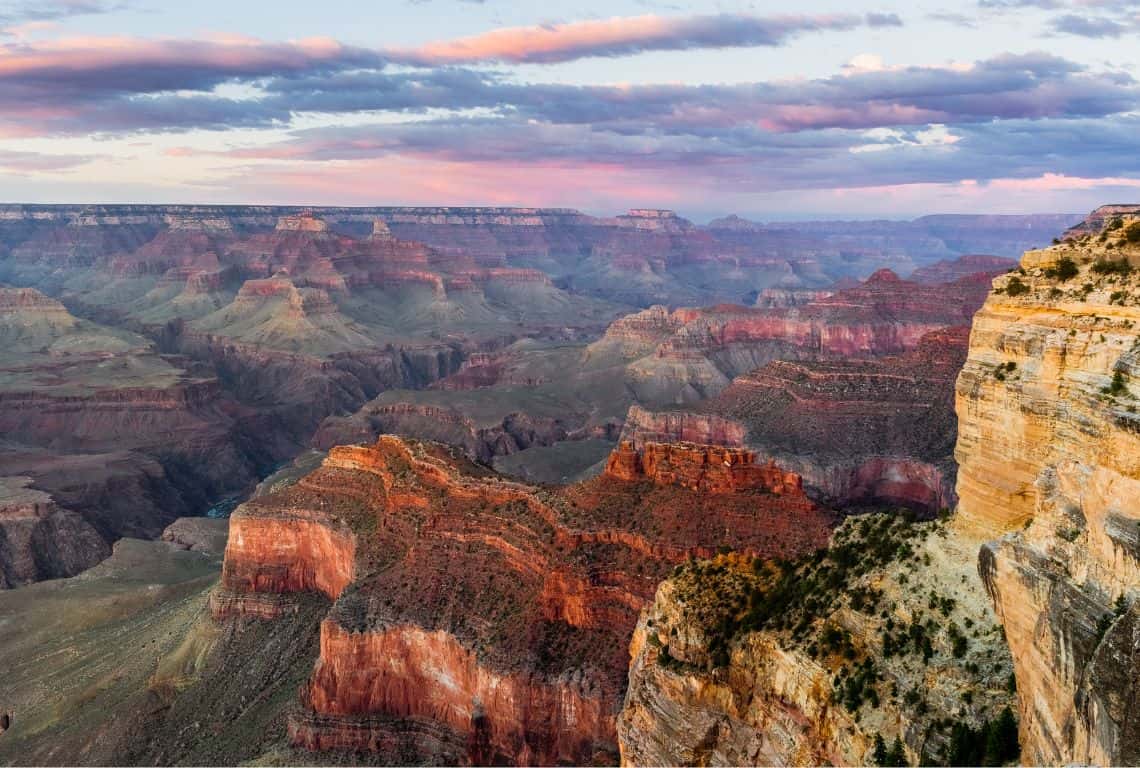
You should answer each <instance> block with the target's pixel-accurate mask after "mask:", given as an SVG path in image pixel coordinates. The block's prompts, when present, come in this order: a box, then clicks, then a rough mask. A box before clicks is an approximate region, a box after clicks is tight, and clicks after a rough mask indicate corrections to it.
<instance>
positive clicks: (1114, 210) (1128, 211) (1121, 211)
mask: <svg viewBox="0 0 1140 768" xmlns="http://www.w3.org/2000/svg"><path fill="white" fill-rule="evenodd" d="M1124 216H1133V217H1134V216H1140V203H1131V204H1129V203H1117V204H1114V205H1102V206H1101V207H1099V208H1097V209H1096V210H1095V211H1093V212H1092V213H1090V214H1089V215H1088V216H1086V217H1085V218H1084V219H1082V220H1081V221H1080V222H1078V223H1077V224H1074V225H1073V226H1071V227H1069V228H1068V229H1066V230H1065V234H1064V235H1063V236H1062V237H1063V239H1065V240H1070V241H1077V240H1080V239H1081V238H1083V237H1086V236H1094V235H1099V234H1100V233H1101V232H1102V231H1104V228H1105V226H1106V225H1107V224H1108V223H1109V222H1111V221H1113V220H1114V219H1117V218H1122V217H1124Z"/></svg>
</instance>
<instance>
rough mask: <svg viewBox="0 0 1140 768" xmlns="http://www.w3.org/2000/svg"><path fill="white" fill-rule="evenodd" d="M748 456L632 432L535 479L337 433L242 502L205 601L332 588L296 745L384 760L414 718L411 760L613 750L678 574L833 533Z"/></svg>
mask: <svg viewBox="0 0 1140 768" xmlns="http://www.w3.org/2000/svg"><path fill="white" fill-rule="evenodd" d="M726 451H727V453H726ZM730 457H731V458H730ZM754 458H755V457H754V456H752V455H751V454H749V453H748V452H739V451H737V452H733V451H732V450H731V449H723V448H717V447H715V446H703V445H699V444H695V443H681V444H661V443H649V444H646V445H643V446H642V447H641V448H640V449H635V448H634V447H633V446H632V445H630V444H623V445H622V446H620V447H619V448H618V449H617V450H616V451H615V452H614V454H613V456H612V457H611V459H610V461H609V463H608V464H607V468H606V470H605V471H604V472H603V473H602V474H601V475H600V476H599V477H596V478H594V479H592V480H588V481H585V482H582V483H578V484H575V485H570V486H565V487H562V488H560V489H554V490H539V489H536V488H533V487H529V486H525V485H521V484H518V483H513V482H508V481H504V480H503V479H501V478H499V477H497V476H494V475H493V474H491V473H488V472H487V471H486V470H485V469H482V468H480V467H479V465H476V464H472V463H470V462H469V461H467V460H466V459H465V458H462V455H461V454H455V453H452V452H451V450H449V449H446V448H444V447H442V446H440V445H439V444H427V443H417V442H409V441H405V440H402V439H400V438H396V437H391V436H382V437H380V438H379V440H378V441H377V442H376V443H375V444H372V445H366V446H356V447H336V448H333V449H332V450H330V452H329V454H328V456H327V458H326V459H325V460H324V461H323V463H322V464H321V466H320V467H319V468H318V469H317V470H315V471H314V472H312V473H310V474H308V475H306V476H305V477H303V478H301V479H300V480H298V481H297V482H296V484H294V485H291V486H289V487H287V488H285V489H283V490H281V491H279V492H275V493H271V494H269V495H265V496H261V497H258V498H256V499H253V500H251V501H249V502H247V503H246V504H244V505H243V506H242V507H240V508H239V509H238V510H237V511H236V512H235V513H234V516H233V518H232V519H231V523H230V540H229V544H228V546H227V549H226V558H225V565H224V567H223V571H222V581H221V586H220V588H219V590H218V591H217V592H216V593H215V594H214V595H213V597H212V598H211V606H212V611H213V615H214V617H215V618H216V619H218V620H222V621H226V620H233V619H242V618H250V617H256V618H258V619H260V620H268V621H274V620H281V617H282V616H283V615H286V614H288V613H289V612H290V611H291V610H292V608H291V607H290V600H291V597H290V596H291V595H292V594H293V593H299V592H305V591H317V592H320V593H323V594H324V595H326V596H327V597H328V598H329V599H331V600H333V605H332V608H331V609H330V611H329V613H328V615H327V616H326V617H325V618H324V619H323V620H322V621H321V624H320V635H321V643H320V656H319V658H318V659H317V661H316V665H315V667H314V669H313V672H312V675H311V676H310V678H309V681H308V683H307V684H306V685H305V686H304V687H303V689H302V692H301V708H300V710H299V712H298V714H297V715H295V717H294V718H293V719H292V720H291V721H290V724H289V738H290V741H291V743H292V744H294V745H296V746H300V747H304V748H306V749H310V750H316V751H325V750H345V749H347V750H359V749H365V750H370V751H373V752H377V753H379V755H380V756H381V758H382V759H383V756H384V755H386V754H387V755H391V754H392V753H391V751H390V750H391V749H392V748H393V745H395V744H397V743H399V742H400V739H399V737H398V734H399V732H400V731H401V730H402V729H404V728H406V727H407V726H406V725H405V723H406V722H408V721H411V722H415V723H417V724H418V725H417V727H419V728H423V729H425V731H426V732H427V733H430V734H431V736H430V738H428V739H425V741H424V743H423V745H422V749H423V750H424V751H423V752H421V753H420V754H417V755H415V756H414V759H415V760H417V761H422V760H444V761H447V762H467V761H471V762H475V763H482V762H491V763H501V762H504V761H505V762H508V763H512V764H532V763H552V762H560V761H567V762H575V763H581V762H587V761H592V760H595V759H602V760H606V761H610V760H613V759H615V758H616V749H617V740H616V732H615V727H616V723H615V716H614V713H615V711H616V709H617V708H618V707H619V705H620V702H621V697H622V694H623V692H624V689H625V676H626V667H627V661H626V650H625V649H626V648H627V647H628V644H629V639H630V634H631V633H632V631H633V628H634V625H635V624H636V622H637V615H638V611H639V610H640V609H641V608H642V607H643V606H645V605H646V604H647V602H648V601H649V600H650V599H651V597H652V593H653V590H654V588H655V586H656V584H657V582H658V581H659V580H660V578H662V577H663V576H664V575H665V574H666V573H667V571H668V569H669V568H672V567H674V566H675V565H677V564H679V563H682V562H684V561H685V560H687V559H688V558H691V557H709V556H712V555H714V554H715V552H716V549H717V547H718V546H722V545H725V546H729V547H732V548H733V549H737V550H739V551H741V552H747V553H752V554H755V555H776V554H780V555H794V554H798V553H804V552H807V551H810V550H812V549H814V548H816V547H818V546H820V545H821V544H822V543H823V542H824V541H826V539H827V536H828V533H829V531H830V529H831V527H832V524H833V523H832V517H831V515H830V513H827V512H825V511H824V510H822V509H820V508H819V507H818V506H816V505H815V504H814V503H813V502H811V501H810V500H809V499H808V498H807V497H806V496H805V495H804V494H803V491H802V488H801V487H800V484H799V482H798V478H796V477H795V476H794V475H792V474H790V473H786V472H783V471H781V470H779V469H778V468H776V467H774V466H771V465H757V464H755V463H754V461H753V460H754ZM726 460H727V461H728V462H729V463H730V465H731V466H728V467H726V466H725V462H726ZM710 486H713V487H715V490H714V492H711V493H710V492H706V491H709V490H710ZM405 746H406V745H405ZM405 754H406V753H405Z"/></svg>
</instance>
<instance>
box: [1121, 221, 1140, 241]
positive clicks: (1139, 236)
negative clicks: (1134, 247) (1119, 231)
mask: <svg viewBox="0 0 1140 768" xmlns="http://www.w3.org/2000/svg"><path fill="white" fill-rule="evenodd" d="M1124 239H1125V240H1127V241H1128V242H1130V243H1140V221H1134V222H1132V223H1131V224H1129V225H1128V228H1127V229H1125V230H1124Z"/></svg>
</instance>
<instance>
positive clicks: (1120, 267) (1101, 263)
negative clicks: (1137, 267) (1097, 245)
mask: <svg viewBox="0 0 1140 768" xmlns="http://www.w3.org/2000/svg"><path fill="white" fill-rule="evenodd" d="M1092 271H1093V272H1095V273H1096V274H1098V275H1125V276H1126V275H1131V274H1132V265H1131V264H1129V263H1128V259H1127V258H1125V257H1123V256H1122V257H1121V258H1119V259H1108V258H1105V257H1103V256H1102V257H1100V258H1099V259H1097V260H1096V261H1094V262H1093V265H1092Z"/></svg>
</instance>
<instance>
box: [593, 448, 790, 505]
mask: <svg viewBox="0 0 1140 768" xmlns="http://www.w3.org/2000/svg"><path fill="white" fill-rule="evenodd" d="M605 474H606V476H607V477H612V478H615V479H618V480H626V481H636V480H642V479H645V480H648V481H650V482H652V483H656V484H658V485H677V486H680V487H681V488H686V489H688V490H691V491H700V492H702V493H738V492H740V491H751V490H760V491H765V492H768V493H774V494H785V493H786V494H789V495H792V496H796V497H800V498H802V500H803V501H804V502H805V504H807V499H806V497H804V496H803V481H802V480H800V477H799V475H796V474H794V473H792V472H785V471H784V470H782V469H780V468H779V467H777V466H776V464H775V462H768V463H767V464H758V463H757V462H756V454H755V453H753V452H752V451H749V450H746V449H743V448H723V447H720V446H716V445H699V444H697V443H652V442H645V443H643V444H642V445H641V446H640V447H635V445H634V443H633V442H632V441H629V440H622V441H621V443H620V444H619V445H618V447H617V449H616V450H614V452H613V453H612V454H610V458H609V459H608V460H607V461H606V468H605Z"/></svg>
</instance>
